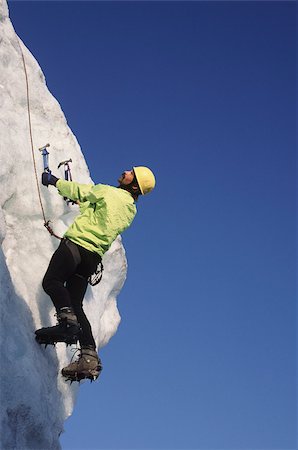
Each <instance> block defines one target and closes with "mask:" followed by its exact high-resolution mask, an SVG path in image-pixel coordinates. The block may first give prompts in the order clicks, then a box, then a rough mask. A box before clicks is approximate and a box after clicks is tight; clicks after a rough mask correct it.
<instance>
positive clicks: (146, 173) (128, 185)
mask: <svg viewBox="0 0 298 450" xmlns="http://www.w3.org/2000/svg"><path fill="white" fill-rule="evenodd" d="M118 182H119V183H120V185H119V187H120V188H122V189H125V190H126V191H129V192H130V193H131V194H132V196H133V197H134V198H135V199H137V198H138V196H139V195H145V194H148V193H149V192H150V191H152V189H153V188H154V186H155V177H154V175H153V173H152V172H151V170H150V169H148V168H147V167H143V166H139V167H133V169H132V170H126V171H125V172H123V174H122V175H121V177H120V178H119V179H118Z"/></svg>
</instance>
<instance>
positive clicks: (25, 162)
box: [0, 0, 127, 450]
mask: <svg viewBox="0 0 298 450" xmlns="http://www.w3.org/2000/svg"><path fill="white" fill-rule="evenodd" d="M21 50H22V51H21ZM22 52H23V55H24V58H25V64H26V69H27V73H28V81H29V98H30V112H31V122H32V133H33V134H32V137H33V149H34V155H35V159H36V171H37V179H38V183H39V185H40V190H41V198H42V204H43V207H44V210H45V216H46V219H47V220H49V219H50V220H51V221H52V225H53V228H54V230H55V232H56V233H57V234H59V235H63V233H64V231H65V230H66V228H67V227H68V225H69V224H70V223H71V222H72V220H73V218H74V217H75V216H76V215H77V214H78V207H77V206H72V205H71V206H68V205H67V204H66V203H65V202H64V201H63V198H62V197H61V196H59V194H58V192H57V190H56V189H55V188H54V187H49V189H47V188H45V187H44V186H42V185H41V184H40V175H41V173H42V171H43V162H42V157H41V154H40V152H39V151H38V149H39V148H40V147H42V146H44V145H45V144H47V143H50V144H51V145H50V147H49V151H50V164H51V167H52V168H53V173H55V175H57V176H61V177H62V176H63V168H61V169H60V172H59V171H58V170H57V167H58V164H59V162H61V161H63V160H65V159H69V158H71V159H72V160H73V162H74V163H73V165H72V175H73V179H74V180H76V181H78V182H80V183H92V180H91V178H90V173H89V170H88V167H87V164H86V161H85V159H84V156H83V153H82V151H81V149H80V146H79V144H78V142H77V139H76V138H75V136H74V134H73V133H72V131H71V130H70V128H69V126H68V125H67V122H66V119H65V116H64V114H63V112H62V110H61V107H60V105H59V103H58V102H57V100H56V99H55V98H54V97H53V96H52V94H51V93H50V92H49V90H48V88H47V86H46V82H45V76H44V74H43V72H42V70H41V68H40V67H39V65H38V63H37V61H36V60H35V58H34V57H33V56H32V54H31V53H30V51H29V50H28V49H27V48H26V47H25V45H24V44H23V43H22V42H21V41H20V39H19V38H18V36H17V35H16V33H15V31H14V28H13V26H12V23H11V21H10V19H9V14H8V7H7V4H6V1H4V0H0V187H1V188H0V242H1V252H0V296H1V298H0V301H1V308H0V314H1V331H0V346H1V365H0V370H1V377H0V382H1V384H0V395H1V398H0V400H1V413H0V414H1V417H0V420H1V422H0V423H1V430H0V446H1V448H3V449H5V450H7V449H21V448H22V449H24V448H25V449H37V448H38V449H43V450H45V449H51V450H54V449H59V448H60V444H59V435H60V434H61V432H62V431H63V424H64V421H65V419H66V418H67V417H68V416H69V415H71V413H72V410H73V408H74V403H75V398H76V393H77V389H78V387H77V386H75V384H76V383H74V384H73V385H72V386H69V384H67V383H66V382H65V381H64V380H63V379H62V377H61V375H60V370H61V368H62V367H63V366H65V365H66V364H68V363H69V360H70V358H71V356H72V353H71V349H70V348H68V349H66V348H65V345H64V344H58V345H57V346H56V348H53V347H48V348H47V349H46V350H45V349H44V348H43V347H40V346H39V345H38V344H37V343H36V342H35V340H34V330H35V329H36V328H39V327H41V326H50V325H51V324H54V323H55V317H54V312H55V311H54V308H53V306H52V303H51V301H50V299H49V297H48V296H47V295H46V294H45V293H44V292H43V290H42V288H41V282H42V278H43V275H44V272H45V270H46V268H47V265H48V263H49V260H50V258H51V255H52V253H53V251H54V250H55V248H57V246H58V244H59V241H58V240H56V239H55V238H53V237H51V236H50V234H49V233H48V232H47V231H46V229H45V228H44V226H43V216H42V212H41V206H40V204H39V198H38V191H37V180H36V176H35V171H34V164H33V158H32V151H31V141H30V134H29V122H28V111H27V90H26V80H25V72H24V66H23V61H22ZM103 263H104V268H105V270H104V276H103V279H102V281H101V283H100V284H99V285H98V286H96V287H93V288H91V287H89V288H88V291H87V294H86V297H85V301H84V305H85V311H86V314H87V316H88V317H89V319H91V320H90V321H91V325H92V328H93V331H94V337H95V340H96V343H97V345H98V348H100V347H102V346H103V345H105V344H106V343H107V342H108V341H109V339H110V338H111V337H112V336H113V335H114V334H115V332H116V331H117V327H118V325H119V322H120V315H119V312H118V309H117V303H116V297H117V295H118V293H119V291H120V290H121V288H122V286H123V283H124V281H125V278H126V270H127V262H126V257H125V251H124V248H123V246H122V243H121V239H120V237H119V238H117V240H116V241H115V242H114V243H113V245H112V247H111V249H110V250H109V251H108V252H107V253H106V254H105V256H104V259H103Z"/></svg>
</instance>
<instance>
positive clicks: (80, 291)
mask: <svg viewBox="0 0 298 450" xmlns="http://www.w3.org/2000/svg"><path fill="white" fill-rule="evenodd" d="M100 260H101V258H100V256H99V255H98V254H97V253H94V252H90V251H89V250H86V249H85V248H83V247H81V246H79V245H76V244H74V243H73V242H71V241H69V240H67V239H63V240H62V241H61V243H60V245H59V247H58V248H57V250H56V251H55V253H54V254H53V256H52V259H51V261H50V264H49V267H48V269H47V271H46V274H45V276H44V279H43V282H42V287H43V289H44V291H45V292H46V293H47V294H48V295H49V296H50V297H51V300H52V302H53V303H54V306H55V308H56V310H57V311H58V310H59V309H60V308H63V307H66V306H68V307H71V308H73V310H74V312H75V314H76V316H77V319H78V322H79V324H80V325H81V329H82V333H81V336H80V339H79V341H80V344H81V346H87V345H88V346H92V347H93V348H94V349H95V348H96V345H95V341H94V338H93V335H92V330H91V325H90V323H89V320H88V319H87V317H86V314H85V313H84V311H83V299H84V295H85V293H86V290H87V286H88V277H89V276H90V275H92V274H93V273H94V272H95V270H96V268H97V265H98V264H99V262H100Z"/></svg>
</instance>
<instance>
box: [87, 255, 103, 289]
mask: <svg viewBox="0 0 298 450" xmlns="http://www.w3.org/2000/svg"><path fill="white" fill-rule="evenodd" d="M102 276H103V263H102V260H100V262H99V264H98V266H97V269H96V271H95V272H94V273H93V274H92V275H90V277H89V278H88V283H89V284H90V286H96V285H97V284H98V283H100V282H101V279H102Z"/></svg>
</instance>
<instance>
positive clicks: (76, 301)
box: [66, 275, 96, 349]
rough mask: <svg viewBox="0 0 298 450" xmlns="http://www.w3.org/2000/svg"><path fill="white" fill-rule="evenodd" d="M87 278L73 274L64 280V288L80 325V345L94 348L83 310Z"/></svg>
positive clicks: (89, 326)
mask: <svg viewBox="0 0 298 450" xmlns="http://www.w3.org/2000/svg"><path fill="white" fill-rule="evenodd" d="M87 285H88V282H87V279H86V278H83V277H81V276H78V275H73V276H72V277H71V278H70V279H69V280H67V282H66V288H67V290H68V292H69V294H70V297H71V304H72V307H73V310H74V313H75V315H76V316H77V318H78V322H79V324H80V325H81V334H80V338H79V341H80V345H81V347H85V346H88V347H92V348H93V349H96V345H95V341H94V338H93V335H92V329H91V325H90V323H89V320H88V319H87V316H86V314H85V312H84V310H83V299H84V295H85V293H86V290H87Z"/></svg>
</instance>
